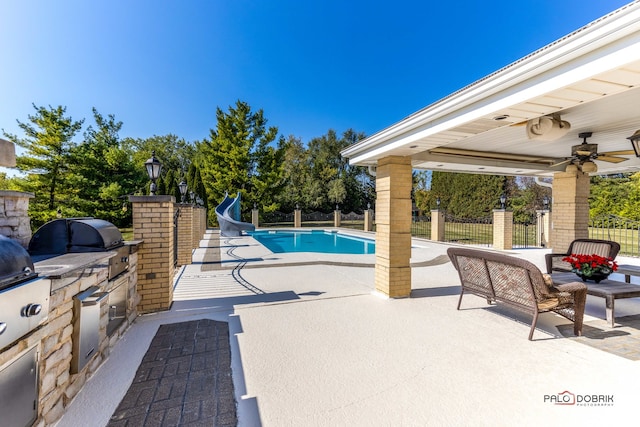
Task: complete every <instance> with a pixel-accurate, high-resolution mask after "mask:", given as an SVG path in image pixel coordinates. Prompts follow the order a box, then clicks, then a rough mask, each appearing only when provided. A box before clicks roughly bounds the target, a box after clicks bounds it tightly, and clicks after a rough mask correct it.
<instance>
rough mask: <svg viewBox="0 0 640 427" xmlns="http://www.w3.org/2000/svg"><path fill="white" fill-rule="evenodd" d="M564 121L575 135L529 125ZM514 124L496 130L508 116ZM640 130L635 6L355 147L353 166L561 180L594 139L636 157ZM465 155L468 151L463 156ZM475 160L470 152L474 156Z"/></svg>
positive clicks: (639, 24) (629, 166)
mask: <svg viewBox="0 0 640 427" xmlns="http://www.w3.org/2000/svg"><path fill="white" fill-rule="evenodd" d="M555 113H559V114H560V116H561V118H562V120H565V121H567V122H569V123H570V124H571V129H570V131H569V132H568V133H567V134H566V135H564V136H562V137H561V138H558V139H556V140H554V141H542V140H532V139H529V138H528V137H527V132H526V126H525V125H524V124H526V122H527V120H531V119H535V118H537V117H540V116H544V115H550V114H555ZM505 115H506V116H508V117H507V118H506V119H503V120H496V119H495V118H496V117H499V116H505ZM638 129H640V2H638V1H636V2H634V3H631V4H630V5H627V6H625V7H623V8H621V9H619V10H618V11H615V12H612V13H611V14H610V15H608V16H606V17H603V18H601V19H599V20H597V21H594V22H593V23H591V24H589V25H588V26H586V27H584V28H582V29H580V30H578V31H576V32H574V33H572V34H570V35H568V36H566V37H564V38H562V39H560V40H558V41H556V42H554V43H552V44H550V45H548V46H546V47H544V48H542V49H540V50H539V51H536V52H534V53H532V54H531V55H528V56H527V57H525V58H522V59H521V60H519V61H517V62H515V63H513V64H511V65H509V66H507V67H505V68H503V69H501V70H499V71H497V72H495V73H493V74H492V75H490V76H487V77H485V78H484V79H482V80H480V81H478V82H476V83H474V84H472V85H470V86H468V87H466V88H463V89H461V90H460V91H458V92H456V93H454V94H452V95H450V96H448V97H447V98H444V99H443V100H441V101H438V102H437V103H435V104H432V105H430V106H428V107H426V108H424V109H423V110H421V111H418V112H416V113H414V114H412V115H411V116H409V117H407V118H406V119H404V120H402V121H400V122H398V123H396V124H394V125H392V126H390V127H388V128H386V129H383V130H382V131H380V132H378V133H376V134H374V135H372V136H371V137H369V138H367V139H365V140H363V141H360V142H358V143H356V144H354V145H353V146H351V147H348V148H347V149H346V150H344V151H343V153H342V154H343V155H344V156H345V157H347V158H349V160H350V162H351V163H352V164H359V165H374V164H375V163H376V162H377V160H379V159H381V158H383V157H387V156H410V157H411V158H412V164H413V167H414V168H416V169H428V170H444V171H454V172H470V173H491V174H506V175H536V176H552V175H553V173H555V172H558V171H564V168H565V166H566V163H565V164H563V165H558V166H554V164H556V163H559V162H561V161H563V160H564V159H565V158H568V157H570V156H571V147H572V146H573V145H578V144H580V143H581V142H582V139H580V138H579V137H578V134H579V133H581V132H593V136H592V137H591V138H589V139H588V141H587V142H588V143H592V144H598V152H599V153H602V152H609V151H628V150H631V149H632V147H631V144H630V142H629V140H628V139H627V138H628V137H629V136H631V135H632V134H633V133H634V132H635V131H636V130H638ZM461 150H464V151H461ZM469 150H470V151H471V152H469ZM619 157H623V158H626V159H628V160H625V161H622V162H620V163H609V162H605V161H602V160H597V159H596V160H595V163H596V164H597V166H598V171H597V174H611V173H619V172H632V171H640V159H639V158H637V157H635V155H633V154H632V155H622V156H619Z"/></svg>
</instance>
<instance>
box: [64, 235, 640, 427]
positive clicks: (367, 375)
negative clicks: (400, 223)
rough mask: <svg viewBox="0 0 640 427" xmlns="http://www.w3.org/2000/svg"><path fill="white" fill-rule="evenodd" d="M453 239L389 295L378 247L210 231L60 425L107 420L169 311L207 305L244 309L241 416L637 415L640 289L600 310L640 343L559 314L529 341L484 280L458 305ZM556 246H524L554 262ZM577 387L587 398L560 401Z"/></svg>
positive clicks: (457, 420) (419, 249)
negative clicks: (362, 249)
mask: <svg viewBox="0 0 640 427" xmlns="http://www.w3.org/2000/svg"><path fill="white" fill-rule="evenodd" d="M447 247H448V245H446V244H442V243H437V242H431V241H426V240H420V239H414V240H413V248H412V259H411V262H412V265H413V266H414V267H413V269H412V271H413V273H412V275H413V278H412V297H411V298H408V299H385V298H381V297H379V296H378V295H376V294H375V293H374V292H373V287H374V286H373V282H374V278H373V275H374V270H373V264H374V256H373V255H360V256H355V255H354V256H339V257H335V256H333V257H330V258H329V257H328V256H318V254H272V253H270V252H269V251H268V250H266V249H264V247H262V246H261V245H259V244H257V243H256V242H255V241H254V240H253V239H252V238H249V237H240V238H221V239H219V238H218V235H217V233H216V232H208V233H207V234H206V235H205V238H204V239H203V240H202V241H201V242H200V248H199V249H197V250H196V253H195V255H194V263H193V264H192V265H188V266H186V267H183V268H182V269H181V270H180V273H179V274H178V275H177V276H176V288H175V293H174V303H173V305H172V308H171V310H169V311H165V312H160V313H156V314H150V315H145V316H140V317H139V318H138V320H137V321H136V322H135V323H134V325H133V326H132V327H131V328H130V329H129V331H128V332H127V334H126V335H125V336H124V338H123V339H122V340H121V341H120V342H119V343H118V344H117V345H116V346H115V347H114V349H113V351H112V353H111V355H110V357H109V358H108V359H107V360H106V362H105V363H104V364H103V365H102V366H101V368H100V369H99V370H98V371H97V372H96V374H95V375H94V376H93V377H92V378H91V379H90V380H89V381H88V382H87V383H86V385H85V387H84V388H83V390H82V391H81V392H80V393H79V394H78V395H77V396H76V398H75V399H74V401H73V402H72V403H71V405H70V406H69V408H68V411H67V412H66V414H65V415H64V416H63V418H62V419H61V421H60V422H59V423H58V424H57V426H58V427H67V426H70V427H71V426H105V425H107V424H108V423H109V420H110V418H111V416H112V414H113V413H114V411H115V410H116V408H117V407H118V404H119V403H120V401H121V399H122V398H123V396H124V395H125V393H126V392H127V390H128V388H129V386H130V385H131V382H132V380H133V378H134V376H135V372H136V369H137V368H138V366H139V365H140V362H141V361H142V358H143V356H144V355H145V353H146V352H147V350H148V348H149V345H150V343H151V340H152V339H153V337H154V335H155V334H156V332H157V330H158V328H159V326H160V325H163V324H172V323H178V322H187V321H192V320H197V319H212V320H217V321H224V322H228V323H229V334H230V337H231V341H230V346H231V364H232V370H233V382H234V388H235V398H236V401H237V417H238V424H239V425H241V426H260V425H264V426H337V425H344V426H374V425H375V426H378V425H379V426H387V425H389V426H390V425H394V426H414V425H435V426H440V425H491V426H496V425H505V426H506V425H514V423H515V424H517V425H539V424H540V423H545V424H550V425H595V424H596V423H601V422H605V421H606V422H607V423H609V424H616V422H620V423H622V422H628V420H629V416H630V415H631V414H635V413H636V411H635V408H636V402H638V401H639V399H640V388H638V386H637V382H636V381H635V378H640V364H639V363H640V362H638V361H637V360H638V358H635V360H633V359H634V354H633V350H634V348H633V347H635V351H636V352H640V346H637V342H638V339H639V338H640V331H638V329H637V327H634V325H637V323H625V319H624V318H625V316H632V315H638V314H640V301H638V299H629V300H621V301H619V302H617V303H616V319H620V326H617V327H616V328H615V329H614V330H611V329H610V328H608V327H607V326H606V322H605V321H604V320H603V319H604V317H605V313H604V300H603V299H601V298H594V297H589V298H588V301H587V316H586V318H585V325H587V326H588V327H590V328H595V329H598V330H602V331H603V333H604V335H602V336H601V338H600V339H601V340H602V341H607V340H610V341H613V340H614V339H617V343H619V345H621V346H623V347H624V346H631V347H632V348H631V353H630V354H631V356H630V357H622V356H620V355H618V354H615V352H612V351H607V350H606V349H603V348H605V347H606V346H602V345H601V346H600V347H599V348H596V347H593V346H591V345H585V344H584V343H583V342H582V341H583V340H584V339H585V338H584V337H583V338H579V339H576V338H571V337H569V338H567V337H564V336H563V335H562V334H561V332H560V330H559V329H558V327H560V328H561V329H562V325H567V324H569V322H568V321H567V320H566V319H564V318H561V317H559V316H555V315H553V314H545V315H542V316H541V317H540V319H539V321H538V330H537V331H536V333H535V334H534V341H533V342H529V341H527V335H528V330H529V324H530V323H529V322H530V318H529V317H528V316H526V315H522V314H519V313H514V312H511V311H509V310H506V309H504V308H501V307H496V306H491V307H490V306H487V305H486V302H485V301H484V300H482V299H480V298H477V297H475V296H472V295H469V296H465V298H464V300H463V303H462V310H460V311H457V310H456V304H457V299H458V295H459V283H458V278H457V275H456V273H455V271H454V269H453V267H452V265H451V263H449V262H446V259H445V258H444V255H445V253H446V249H447ZM545 252H546V251H545V250H540V249H523V250H513V251H511V253H512V254H514V255H517V256H519V257H523V258H526V259H529V260H531V261H533V262H534V263H536V264H537V265H538V266H539V267H542V266H543V263H544V259H543V258H544V257H543V254H544V253H545ZM318 260H322V261H324V262H325V263H318ZM326 262H329V263H326ZM619 262H621V263H625V264H640V260H637V259H633V258H624V257H619ZM618 279H619V280H623V279H622V277H620V278H618ZM633 280H634V281H635V280H637V278H634V279H633ZM629 325H631V326H629ZM608 332H612V333H610V334H608V335H607V333H608ZM581 340H582V341H581ZM621 340H622V341H621ZM620 343H622V344H620ZM567 391H568V392H570V393H572V394H574V395H575V396H576V397H577V400H582V401H583V403H582V404H576V405H557V404H555V403H554V401H553V399H557V396H558V395H559V394H561V393H564V392H567ZM586 400H589V401H592V400H597V401H598V403H595V404H594V403H591V402H589V403H586V404H585V403H584V402H585V401H586ZM154 425H156V424H154ZM157 425H170V423H169V422H168V420H166V422H165V424H162V422H161V421H158V424H157Z"/></svg>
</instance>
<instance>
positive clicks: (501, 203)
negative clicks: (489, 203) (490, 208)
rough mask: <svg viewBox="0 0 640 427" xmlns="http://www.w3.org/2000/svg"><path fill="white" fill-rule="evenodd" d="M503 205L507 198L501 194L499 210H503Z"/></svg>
mask: <svg viewBox="0 0 640 427" xmlns="http://www.w3.org/2000/svg"><path fill="white" fill-rule="evenodd" d="M505 203H507V196H505V195H504V193H502V194H501V195H500V209H505Z"/></svg>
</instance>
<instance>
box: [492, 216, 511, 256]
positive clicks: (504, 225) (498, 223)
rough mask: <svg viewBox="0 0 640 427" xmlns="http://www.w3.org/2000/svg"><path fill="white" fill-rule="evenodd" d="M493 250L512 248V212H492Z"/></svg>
mask: <svg viewBox="0 0 640 427" xmlns="http://www.w3.org/2000/svg"><path fill="white" fill-rule="evenodd" d="M493 248H494V249H501V250H508V249H512V248H513V212H511V211H508V210H505V209H495V210H494V211H493Z"/></svg>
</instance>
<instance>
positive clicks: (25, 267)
mask: <svg viewBox="0 0 640 427" xmlns="http://www.w3.org/2000/svg"><path fill="white" fill-rule="evenodd" d="M37 275H38V273H35V272H34V271H33V261H32V260H31V257H30V256H29V253H28V252H27V251H26V250H25V249H24V248H23V247H22V246H20V244H19V243H18V242H16V241H15V240H12V239H9V238H8V237H5V236H2V235H0V290H2V289H4V288H7V287H9V286H12V285H14V284H17V283H20V282H23V281H25V280H27V279H31V278H32V277H35V276H37Z"/></svg>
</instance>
